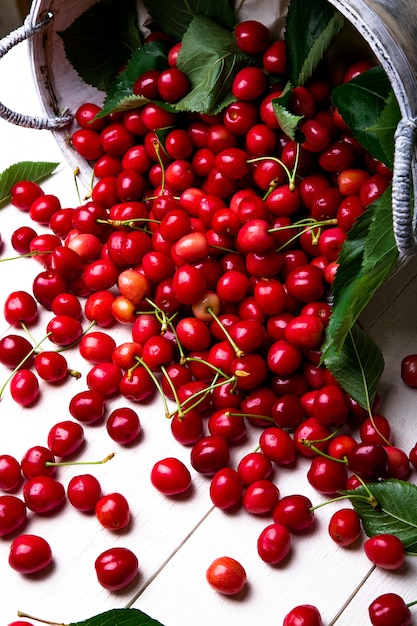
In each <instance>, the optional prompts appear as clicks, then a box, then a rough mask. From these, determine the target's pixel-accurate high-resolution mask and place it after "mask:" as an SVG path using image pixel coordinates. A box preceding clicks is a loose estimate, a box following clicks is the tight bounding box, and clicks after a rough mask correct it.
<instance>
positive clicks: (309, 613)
mask: <svg viewBox="0 0 417 626" xmlns="http://www.w3.org/2000/svg"><path fill="white" fill-rule="evenodd" d="M322 624H323V622H322V619H321V615H320V612H319V610H318V608H317V607H315V606H313V605H311V604H300V605H299V606H296V607H294V608H293V609H291V611H289V612H288V613H287V614H286V616H285V617H284V621H283V623H282V626H322Z"/></svg>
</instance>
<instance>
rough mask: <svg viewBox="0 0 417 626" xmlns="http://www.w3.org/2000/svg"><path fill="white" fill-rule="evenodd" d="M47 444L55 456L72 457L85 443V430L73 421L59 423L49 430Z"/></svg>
mask: <svg viewBox="0 0 417 626" xmlns="http://www.w3.org/2000/svg"><path fill="white" fill-rule="evenodd" d="M47 443H48V448H49V449H50V450H51V452H52V454H53V455H54V456H60V457H67V456H71V455H72V454H74V453H75V452H78V450H80V448H81V447H82V445H83V443H84V429H83V427H82V426H81V424H79V423H78V422H73V421H72V420H63V421H62V422H57V423H56V424H54V426H52V427H51V429H50V430H49V433H48V438H47Z"/></svg>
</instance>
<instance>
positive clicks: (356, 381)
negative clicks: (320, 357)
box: [324, 324, 384, 407]
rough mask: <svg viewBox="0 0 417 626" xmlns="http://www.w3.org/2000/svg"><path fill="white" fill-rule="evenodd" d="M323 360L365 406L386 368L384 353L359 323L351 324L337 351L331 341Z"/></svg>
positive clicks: (342, 383) (353, 396)
mask: <svg viewBox="0 0 417 626" xmlns="http://www.w3.org/2000/svg"><path fill="white" fill-rule="evenodd" d="M324 363H325V365H326V367H327V369H328V370H329V371H330V372H331V373H332V374H333V376H334V377H335V379H336V380H337V381H338V382H339V383H340V385H341V386H342V387H343V389H344V390H345V391H346V393H348V394H349V395H350V396H351V397H352V398H353V399H354V400H356V402H358V403H359V404H360V405H361V406H364V407H366V406H368V404H369V402H370V403H372V401H373V399H374V397H375V394H376V392H377V390H378V385H379V380H380V378H381V375H382V372H383V371H384V357H383V355H382V352H381V350H380V348H379V347H378V345H377V344H376V343H375V342H374V341H373V339H371V337H369V335H367V334H366V333H365V332H364V331H363V330H362V329H361V328H360V326H358V325H357V324H355V325H354V326H352V328H351V329H350V330H349V332H348V334H347V335H346V337H345V340H344V342H343V345H342V347H341V348H340V350H338V351H337V352H336V350H335V349H334V348H333V347H332V345H331V344H330V346H329V347H328V348H327V350H326V357H325V359H324Z"/></svg>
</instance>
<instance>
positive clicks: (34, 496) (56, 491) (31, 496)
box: [23, 476, 65, 514]
mask: <svg viewBox="0 0 417 626" xmlns="http://www.w3.org/2000/svg"><path fill="white" fill-rule="evenodd" d="M23 499H24V501H25V504H26V506H27V507H28V509H30V510H31V511H33V512H34V513H40V514H45V513H51V512H52V511H55V510H56V509H58V508H59V507H60V506H61V505H62V504H63V502H64V500H65V488H64V486H63V485H62V483H60V482H59V481H57V480H55V478H52V476H35V477H33V478H30V479H29V480H27V481H26V482H25V484H24V485H23Z"/></svg>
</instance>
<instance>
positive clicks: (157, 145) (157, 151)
mask: <svg viewBox="0 0 417 626" xmlns="http://www.w3.org/2000/svg"><path fill="white" fill-rule="evenodd" d="M152 145H153V147H154V150H155V154H156V158H157V159H158V163H159V165H160V166H161V193H164V191H165V166H164V162H163V161H162V158H161V144H160V143H159V141H158V140H157V139H154V140H153V141H152Z"/></svg>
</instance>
